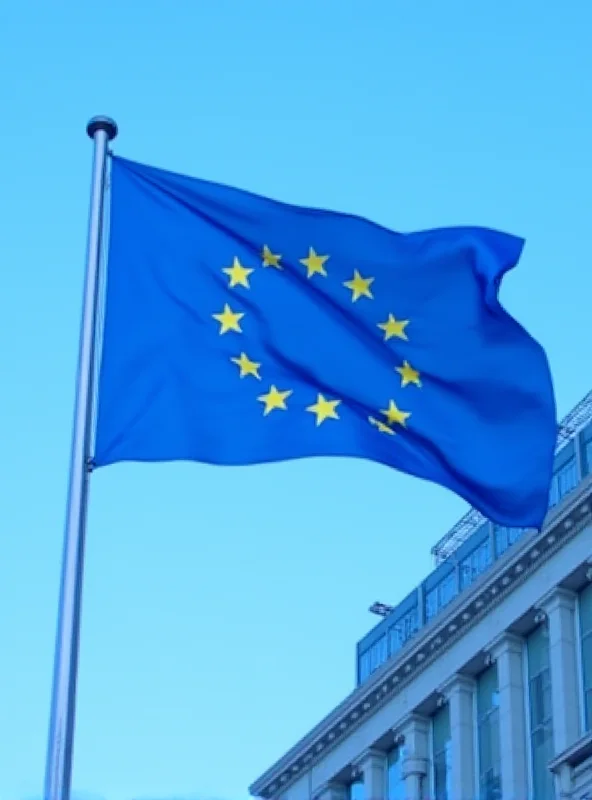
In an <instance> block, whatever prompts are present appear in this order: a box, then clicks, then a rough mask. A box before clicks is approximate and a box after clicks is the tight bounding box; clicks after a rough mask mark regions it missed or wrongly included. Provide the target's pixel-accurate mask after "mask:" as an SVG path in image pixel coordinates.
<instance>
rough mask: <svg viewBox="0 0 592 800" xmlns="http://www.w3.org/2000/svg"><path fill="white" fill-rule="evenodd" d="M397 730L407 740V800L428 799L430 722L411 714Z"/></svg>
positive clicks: (405, 763)
mask: <svg viewBox="0 0 592 800" xmlns="http://www.w3.org/2000/svg"><path fill="white" fill-rule="evenodd" d="M397 730H399V731H400V732H401V734H402V736H403V737H404V738H405V745H404V748H403V779H404V781H405V800H422V798H424V797H427V791H426V789H427V787H426V777H427V774H428V763H429V762H428V731H429V721H428V720H427V719H426V718H425V717H422V716H420V715H419V714H410V715H409V716H408V717H406V718H405V719H404V720H403V722H402V723H401V725H400V726H399V728H398V729H397Z"/></svg>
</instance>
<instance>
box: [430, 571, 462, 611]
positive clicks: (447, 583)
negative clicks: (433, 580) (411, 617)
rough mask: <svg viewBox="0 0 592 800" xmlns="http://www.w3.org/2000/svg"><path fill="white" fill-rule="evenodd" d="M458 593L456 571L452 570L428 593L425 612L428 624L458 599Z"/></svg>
mask: <svg viewBox="0 0 592 800" xmlns="http://www.w3.org/2000/svg"><path fill="white" fill-rule="evenodd" d="M457 593H458V591H457V586H456V571H455V570H452V571H451V572H450V573H449V574H448V575H446V577H445V578H442V580H441V581H440V583H438V584H437V585H436V586H434V588H433V589H432V590H431V591H429V592H426V597H425V610H426V622H429V621H430V620H431V619H432V618H433V617H435V616H436V614H438V613H439V612H440V611H441V610H442V609H443V608H444V607H445V606H447V605H448V603H450V602H451V601H452V600H454V598H455V597H456V595H457Z"/></svg>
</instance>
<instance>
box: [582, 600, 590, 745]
mask: <svg viewBox="0 0 592 800" xmlns="http://www.w3.org/2000/svg"><path fill="white" fill-rule="evenodd" d="M580 634H581V637H582V677H583V683H584V687H583V688H584V709H585V717H586V722H585V724H586V730H587V731H589V730H591V729H592V585H590V586H587V587H586V588H585V589H584V591H583V592H581V593H580Z"/></svg>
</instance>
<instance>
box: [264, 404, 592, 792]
mask: <svg viewBox="0 0 592 800" xmlns="http://www.w3.org/2000/svg"><path fill="white" fill-rule="evenodd" d="M433 553H434V556H435V560H436V566H435V569H434V570H433V571H432V572H431V573H430V574H429V575H428V576H427V578H426V579H425V580H424V581H423V582H422V583H421V585H420V586H418V587H417V589H415V590H414V591H413V592H412V593H411V594H410V595H409V596H408V597H406V598H405V599H404V600H403V601H402V602H401V603H399V605H398V606H396V607H394V608H391V607H388V606H382V605H381V604H377V605H376V606H375V607H374V610H375V611H377V612H378V613H380V614H381V615H382V616H383V618H382V620H381V621H380V622H379V623H378V624H377V625H376V626H375V627H374V628H373V629H372V630H371V631H370V632H369V633H368V634H367V636H365V637H364V638H363V639H362V640H361V641H360V642H359V643H358V645H357V649H356V658H357V684H358V685H357V686H356V688H355V689H354V691H353V692H352V693H351V694H350V695H349V696H348V697H346V698H345V700H343V702H342V703H341V704H340V705H338V706H337V708H335V709H334V710H333V711H332V712H331V713H330V714H329V715H328V716H327V717H325V719H323V720H322V721H321V722H319V724H318V725H317V726H316V727H315V728H313V730H311V731H310V732H309V733H308V734H307V735H306V736H305V737H304V738H303V739H301V740H300V741H299V742H298V743H297V744H296V745H294V747H293V748H292V749H291V750H289V751H288V752H287V753H286V754H285V755H284V756H283V757H282V758H280V760H279V761H278V762H277V763H276V764H274V765H273V766H272V767H270V768H269V769H268V770H267V772H265V774H264V775H262V776H261V777H260V778H258V779H257V780H256V781H255V782H254V784H253V785H252V786H251V789H250V791H251V793H252V794H253V795H255V796H257V797H261V798H264V800H399V798H405V800H420V799H421V800H424V799H425V798H430V799H432V798H433V799H437V800H475V798H479V800H481V799H482V798H483V800H485V799H487V800H497V799H498V798H500V799H502V798H503V800H549V798H554V800H560V798H563V799H566V798H573V800H584V798H590V799H591V800H592V392H591V393H590V394H589V395H588V396H587V397H586V398H585V399H584V400H583V401H582V402H581V403H580V404H579V405H578V406H577V407H576V408H575V409H574V410H573V411H572V412H571V414H569V416H568V417H567V418H566V419H565V420H564V421H563V423H562V425H561V428H560V434H559V439H558V446H557V453H556V459H555V472H554V478H553V484H552V489H551V496H550V508H549V513H548V516H547V518H546V521H545V526H544V528H543V530H542V531H541V532H537V531H533V530H512V529H507V528H504V527H500V526H496V525H493V524H491V523H489V522H488V521H487V520H485V519H484V518H483V517H481V516H480V515H479V514H478V513H477V512H475V511H471V512H470V513H469V514H467V515H466V517H464V518H463V519H462V520H461V521H460V522H459V523H458V524H457V525H456V526H455V527H454V528H453V530H452V531H450V533H449V534H447V536H445V537H444V538H443V539H442V540H441V541H440V542H439V543H438V544H437V545H436V546H435V547H434V549H433Z"/></svg>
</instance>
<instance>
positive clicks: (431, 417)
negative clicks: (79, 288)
mask: <svg viewBox="0 0 592 800" xmlns="http://www.w3.org/2000/svg"><path fill="white" fill-rule="evenodd" d="M111 186H112V190H111V216H110V243H109V263H108V274H107V288H106V298H105V318H104V329H103V344H102V360H101V367H100V375H99V387H98V418H97V430H96V448H95V458H94V461H95V464H96V465H97V466H104V465H107V464H111V463H113V462H119V461H170V460H191V461H200V462H206V463H209V464H222V465H246V464H257V463H262V462H272V461H280V460H285V459H293V458H300V457H304V456H352V457H361V458H366V459H371V460H373V461H377V462H381V463H383V464H387V465H389V466H391V467H394V468H396V469H398V470H401V471H403V472H406V473H410V474H412V475H416V476H419V477H422V478H425V479H427V480H430V481H434V482H436V483H438V484H441V485H442V486H447V487H449V488H450V489H451V490H453V491H454V492H456V493H457V494H458V495H460V496H461V497H463V498H465V499H466V500H467V501H468V502H469V503H471V504H472V505H473V506H475V507H476V508H477V509H479V510H480V511H481V512H483V513H484V514H485V515H486V516H487V517H489V518H490V519H492V520H494V521H496V522H499V523H500V524H503V525H509V526H517V527H529V526H533V527H539V526H540V525H541V523H542V521H543V518H544V516H545V513H546V511H547V506H548V496H549V485H550V479H551V470H552V461H553V452H554V447H555V442H556V432H557V427H556V421H555V403H554V396H553V388H552V383H551V377H550V373H549V368H548V365H547V359H546V356H545V353H544V351H543V349H542V348H541V347H540V346H539V344H537V342H536V341H535V340H534V339H532V338H531V337H530V336H529V335H528V334H527V333H526V332H525V331H524V330H523V328H522V327H521V326H520V325H519V324H518V323H517V322H516V321H515V320H514V319H513V318H512V317H510V316H509V315H508V314H507V313H506V311H504V309H503V308H502V307H501V305H500V303H499V300H498V289H499V285H500V281H501V279H502V276H503V275H504V273H505V272H506V271H507V270H509V269H511V268H512V267H513V266H515V264H516V263H517V261H518V258H519V256H520V252H521V249H522V245H523V242H522V240H520V239H517V238H514V237H512V236H508V235H506V234H503V233H499V232H496V231H492V230H488V229H481V228H451V229H445V230H433V231H426V232H423V233H413V234H399V233H394V232H392V231H389V230H386V229H385V228H382V227H380V226H378V225H375V224H373V223H371V222H368V221H367V220H364V219H361V218H359V217H354V216H349V215H346V214H338V213H332V212H328V211H319V210H314V209H309V208H299V207H295V206H290V205H286V204H283V203H279V202H275V201H273V200H268V199H265V198H263V197H259V196H256V195H253V194H250V193H248V192H244V191H240V190H238V189H233V188H229V187H226V186H220V185H217V184H213V183H208V182H205V181H201V180H196V179H193V178H188V177H184V176H180V175H175V174H172V173H169V172H165V171H162V170H159V169H155V168H152V167H147V166H143V165H140V164H136V163H134V162H131V161H127V160H124V159H121V158H113V160H112V173H111Z"/></svg>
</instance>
